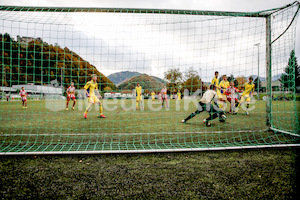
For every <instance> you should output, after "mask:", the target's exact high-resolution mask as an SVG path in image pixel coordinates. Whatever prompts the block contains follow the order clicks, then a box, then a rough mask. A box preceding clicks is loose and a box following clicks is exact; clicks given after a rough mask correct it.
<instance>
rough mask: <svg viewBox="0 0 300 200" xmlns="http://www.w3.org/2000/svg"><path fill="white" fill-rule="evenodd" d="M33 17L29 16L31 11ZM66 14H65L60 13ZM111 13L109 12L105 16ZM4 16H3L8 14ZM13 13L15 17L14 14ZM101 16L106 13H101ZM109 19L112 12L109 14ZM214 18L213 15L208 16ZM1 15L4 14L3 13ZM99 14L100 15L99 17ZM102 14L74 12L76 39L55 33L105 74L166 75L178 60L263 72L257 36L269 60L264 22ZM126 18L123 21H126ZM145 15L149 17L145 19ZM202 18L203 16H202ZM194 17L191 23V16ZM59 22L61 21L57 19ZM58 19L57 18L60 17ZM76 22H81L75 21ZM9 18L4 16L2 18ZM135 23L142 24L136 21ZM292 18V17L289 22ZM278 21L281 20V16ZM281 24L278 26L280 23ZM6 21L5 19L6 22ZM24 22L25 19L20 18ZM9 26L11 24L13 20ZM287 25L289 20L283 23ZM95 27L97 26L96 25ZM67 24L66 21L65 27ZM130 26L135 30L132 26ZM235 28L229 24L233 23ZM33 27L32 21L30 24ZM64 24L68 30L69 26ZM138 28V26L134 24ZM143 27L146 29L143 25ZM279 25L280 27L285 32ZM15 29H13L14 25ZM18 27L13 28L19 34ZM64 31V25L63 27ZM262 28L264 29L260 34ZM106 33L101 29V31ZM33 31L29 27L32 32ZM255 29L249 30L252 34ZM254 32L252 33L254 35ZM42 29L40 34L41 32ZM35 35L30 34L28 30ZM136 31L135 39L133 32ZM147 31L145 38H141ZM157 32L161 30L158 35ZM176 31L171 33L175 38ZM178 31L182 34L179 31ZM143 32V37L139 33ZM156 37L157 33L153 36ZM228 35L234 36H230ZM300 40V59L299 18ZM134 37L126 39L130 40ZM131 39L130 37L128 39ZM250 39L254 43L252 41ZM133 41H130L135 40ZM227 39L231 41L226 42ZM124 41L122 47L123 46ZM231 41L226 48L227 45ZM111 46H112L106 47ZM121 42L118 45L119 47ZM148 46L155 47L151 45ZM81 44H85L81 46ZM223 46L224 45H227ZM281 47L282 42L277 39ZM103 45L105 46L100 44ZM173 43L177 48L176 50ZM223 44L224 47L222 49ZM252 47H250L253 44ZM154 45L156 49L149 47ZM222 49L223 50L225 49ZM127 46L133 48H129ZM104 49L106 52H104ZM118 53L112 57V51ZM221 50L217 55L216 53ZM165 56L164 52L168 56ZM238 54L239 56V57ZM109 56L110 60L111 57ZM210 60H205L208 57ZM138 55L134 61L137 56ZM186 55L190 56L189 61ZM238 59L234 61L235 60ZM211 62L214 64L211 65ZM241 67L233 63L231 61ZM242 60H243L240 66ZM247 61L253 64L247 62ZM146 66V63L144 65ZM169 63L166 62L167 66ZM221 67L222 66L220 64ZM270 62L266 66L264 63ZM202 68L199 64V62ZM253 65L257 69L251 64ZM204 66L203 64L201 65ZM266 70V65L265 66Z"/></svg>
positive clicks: (183, 5)
mask: <svg viewBox="0 0 300 200" xmlns="http://www.w3.org/2000/svg"><path fill="white" fill-rule="evenodd" d="M292 2H294V1H293V0H252V1H249V0H209V1H208V0H189V1H187V0H151V1H149V0H147V1H143V0H107V1H104V0H84V1H82V0H70V1H67V0H63V1H62V0H48V1H47V0H39V1H37V0H18V1H17V0H1V2H0V5H15V6H43V7H116V8H165V9H191V10H214V11H244V12H253V11H260V10H266V9H271V8H277V7H281V6H283V5H286V4H289V3H292ZM27 17H28V19H30V17H29V16H27ZM60 17H61V16H60ZM103 17H104V18H105V17H107V16H105V15H103V16H102V18H101V19H103ZM2 19H3V16H2ZM10 19H12V18H10ZM99 19H100V18H99ZM107 19H108V18H107ZM207 19H208V18H207ZM0 20H1V16H0ZM93 20H94V21H93ZM95 20H97V18H95V15H93V14H91V15H84V16H83V15H80V14H79V15H72V16H71V17H70V18H66V21H65V23H71V24H72V27H71V28H72V30H73V32H72V33H68V34H71V35H70V37H71V38H72V43H69V42H68V40H67V39H65V40H63V41H62V40H61V36H60V35H59V34H57V35H56V37H55V39H57V42H58V43H60V45H61V46H68V47H71V49H72V50H74V51H76V52H77V53H79V55H80V56H82V57H83V58H85V59H87V60H88V61H90V62H91V64H94V65H95V66H96V67H97V68H98V69H99V71H101V72H103V73H104V74H105V75H109V74H110V73H113V72H116V71H122V70H131V71H139V72H145V73H149V74H151V75H156V76H160V77H162V72H163V71H165V70H167V69H168V68H170V67H172V66H174V65H175V66H178V67H181V69H182V71H184V70H185V69H186V68H187V67H188V66H198V68H201V70H200V71H201V72H199V73H202V76H203V77H204V78H207V79H208V78H210V77H211V73H212V71H213V70H219V71H221V74H222V73H226V74H229V73H234V74H235V75H242V74H244V75H250V74H257V73H256V67H255V66H254V65H255V63H256V58H257V53H256V49H255V48H252V46H253V44H254V43H255V42H256V41H259V42H261V53H260V57H261V58H260V64H261V66H263V65H264V56H265V54H264V52H263V48H265V47H264V44H263V43H264V38H261V35H262V34H264V33H263V31H264V27H263V22H261V21H259V20H256V21H251V20H250V21H247V23H248V24H250V25H251V24H253V23H254V24H256V25H255V26H254V27H255V29H254V33H250V29H246V30H245V28H244V26H245V24H247V23H245V22H243V24H241V23H240V21H238V20H237V21H234V20H232V19H230V20H228V21H227V22H226V21H223V22H222V23H223V24H224V23H229V24H230V25H231V26H233V24H234V23H236V24H237V25H240V27H237V28H234V30H232V31H231V32H230V33H229V32H228V34H227V33H226V30H227V29H226V28H225V29H224V28H223V29H220V28H219V27H218V26H219V24H218V21H217V20H214V21H212V22H209V21H208V22H209V23H207V24H206V22H195V21H196V19H195V17H186V18H180V19H176V17H175V18H174V17H173V18H172V17H171V18H168V17H163V18H159V17H158V18H155V17H154V18H151V20H152V21H151V20H150V21H151V22H149V18H143V17H142V16H140V17H138V19H137V20H135V19H132V17H131V16H129V17H128V18H126V17H125V18H124V17H122V18H120V17H119V18H118V16H116V17H111V16H110V17H109V19H108V20H107V24H105V22H103V23H102V24H101V27H100V26H95V24H97V21H95ZM122 20H123V21H122ZM143 20H144V21H143ZM157 20H160V21H159V22H160V23H164V22H166V23H170V24H171V26H169V25H170V24H168V25H166V27H163V28H162V27H159V30H155V26H154V25H153V24H154V22H155V21H157ZM197 20H198V19H197ZM178 21H180V22H181V25H182V24H184V23H186V22H188V23H187V24H188V28H186V27H184V26H180V28H181V31H180V32H178V31H174V30H177V28H178V27H177V25H176V23H177V22H178ZM191 21H192V22H194V23H190V22H191ZM56 22H57V21H56ZM56 22H55V21H54V23H56ZM75 22H76V23H75ZM2 23H3V22H2ZM112 23H114V24H116V25H117V26H118V27H119V28H117V29H116V28H115V27H114V26H111V24H112ZM126 23H132V24H136V25H135V26H132V24H126ZM139 23H145V24H147V23H148V26H146V27H145V28H141V26H140V24H139ZM286 23H287V22H286ZM278 24H280V23H279V22H278ZM278 24H277V26H279V25H278ZM0 25H1V24H0ZM20 25H22V24H20ZM149 25H151V32H150V33H149V31H147V30H148V29H147V27H148V28H149ZM7 26H8V27H9V26H10V25H7ZM103 26H105V27H106V28H107V29H106V30H107V31H106V33H103V31H101V29H100V28H103ZM205 26H211V27H213V28H212V29H211V30H210V31H213V32H212V33H208V34H206V33H205V32H204V33H203V32H201V33H202V34H201V35H199V37H200V38H199V37H196V36H195V35H193V39H192V40H190V41H189V38H183V39H182V36H183V34H185V35H190V34H191V33H190V32H191V30H192V31H194V32H195V33H198V32H200V31H202V30H203V29H204V27H205ZM283 26H284V25H283ZM91 27H93V28H91ZM168 27H170V28H171V29H172V30H173V32H169V31H168V30H164V31H162V29H168ZM64 28H65V29H66V27H64ZM128 28H130V30H131V31H129V32H128ZM228 28H229V27H228ZM27 29H28V27H27ZM47 29H49V30H50V29H53V27H52V28H51V27H47V26H43V37H45V38H47V37H49V40H47V41H48V42H49V43H52V42H54V41H55V40H53V39H54V38H53V36H51V31H53V30H51V31H49V34H50V36H49V35H47V34H46V33H45V32H46V30H47ZM65 29H64V30H65ZM82 29H89V31H85V32H84V31H82ZM134 29H136V30H134ZM141 30H142V31H141ZM220 30H221V31H223V33H222V35H221V39H220V41H221V42H219V43H218V44H215V45H214V47H213V48H211V49H210V46H211V45H212V43H209V44H208V46H205V43H204V41H205V40H206V39H210V38H209V36H210V35H211V34H214V38H213V40H217V39H216V38H218V37H219V35H217V33H218V31H220ZM1 31H8V29H5V28H4V29H3V30H1ZM280 31H282V30H279V32H278V33H280ZM8 32H9V31H8ZM13 32H14V31H13V30H12V32H11V34H13ZM62 32H63V30H62ZM120 32H121V33H122V34H118V33H120ZM257 32H258V34H257ZM100 33H101V34H100ZM19 34H20V35H22V34H24V33H23V32H19ZM28 34H29V33H28ZM247 34H249V36H247ZM250 34H251V35H250ZM37 35H39V34H37ZM52 35H53V34H52ZM238 35H243V36H244V35H245V39H246V40H245V41H246V42H245V41H238V40H239V37H238ZM28 36H29V35H28ZM129 36H130V39H128V37H129ZM141 36H143V38H144V39H141ZM155 36H157V38H160V39H157V38H156V37H155ZM170 36H171V39H170ZM177 36H178V37H177ZM290 37H291V34H290V35H289V33H287V36H286V38H284V39H287V40H288V39H290ZM74 38H80V39H81V40H82V39H86V41H87V43H86V44H80V43H78V44H77V43H76V41H74ZM116 38H117V39H116ZM136 38H138V39H136ZM153 38H155V39H153ZM224 38H228V40H225V39H224ZM296 38H298V39H297V40H296V55H297V57H298V60H299V59H300V39H299V38H300V22H299V20H298V23H297V36H296ZM126 39H127V40H128V41H127V42H128V43H126V41H125V40H126ZM124 41H125V42H124ZM239 42H241V43H243V45H239ZM247 42H248V43H249V44H247ZM89 43H93V44H90V45H91V46H92V48H86V47H87V46H89ZM129 43H130V44H129ZM191 43H192V44H194V43H199V44H201V47H200V48H198V47H194V46H191ZM225 43H226V44H225ZM120 44H121V47H122V50H120ZM225 45H228V47H226V49H225V50H224V48H223V47H224V46H225ZM105 46H106V47H107V48H105ZM114 46H115V47H118V48H113V47H114ZM145 46H148V47H149V48H150V50H149V48H148V49H146V48H145ZM79 47H80V48H79ZM222 48H223V49H222ZM274 48H276V44H275V45H274ZM99 49H100V50H99ZM170 49H172V51H170ZM182 49H192V51H189V50H186V51H182ZM208 49H210V50H211V51H213V53H211V52H210V51H208ZM220 49H222V50H220ZM249 49H250V50H249ZM149 51H150V53H149ZM224 51H225V53H223V54H222V52H224ZM124 52H127V53H128V54H127V53H124ZM99 54H101V56H102V58H101V59H100V58H99ZM274 54H276V56H277V55H283V54H287V52H284V51H279V50H278V51H275V52H274ZM103 55H106V56H107V58H104V56H103ZM112 55H113V56H114V58H111V56H112ZM216 55H217V56H216ZM162 57H163V58H162ZM236 58H238V59H236ZM105 59H106V60H105ZM111 59H114V63H113V64H112V63H110V60H111ZM205 59H206V61H203V60H205ZM132 60H134V62H133V61H132ZM184 60H186V61H184ZM230 60H234V61H232V62H231V61H230ZM283 62H286V61H285V60H284V59H279V60H276V59H275V60H274V63H275V65H274V66H275V68H276V64H278V65H283V64H282V63H283ZM210 64H211V66H210ZM233 65H234V66H235V67H228V66H233ZM237 65H239V66H237ZM241 65H243V66H247V67H241ZM141 66H142V68H140V67H141ZM162 66H166V67H162ZM199 66H200V67H199ZM218 67H219V68H220V69H218ZM263 67H264V66H263ZM196 68H197V67H196ZM250 68H251V69H250ZM281 69H282V67H277V68H276V69H275V71H273V75H275V74H277V73H281ZM197 70H199V69H197ZM262 71H263V70H262ZM260 75H261V76H264V75H265V73H264V72H260Z"/></svg>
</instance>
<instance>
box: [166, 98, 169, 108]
mask: <svg viewBox="0 0 300 200" xmlns="http://www.w3.org/2000/svg"><path fill="white" fill-rule="evenodd" d="M166 105H167V108H169V103H168V97H166Z"/></svg>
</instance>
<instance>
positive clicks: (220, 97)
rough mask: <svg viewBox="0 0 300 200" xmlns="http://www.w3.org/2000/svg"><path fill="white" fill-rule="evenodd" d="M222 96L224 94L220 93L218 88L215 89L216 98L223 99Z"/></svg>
mask: <svg viewBox="0 0 300 200" xmlns="http://www.w3.org/2000/svg"><path fill="white" fill-rule="evenodd" d="M223 96H224V95H222V94H221V92H220V90H217V97H218V99H223Z"/></svg>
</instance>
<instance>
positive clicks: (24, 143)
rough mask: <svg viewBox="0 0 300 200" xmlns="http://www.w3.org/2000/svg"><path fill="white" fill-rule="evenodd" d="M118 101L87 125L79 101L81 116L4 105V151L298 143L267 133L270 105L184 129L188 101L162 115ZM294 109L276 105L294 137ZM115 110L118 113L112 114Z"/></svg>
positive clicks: (56, 107) (50, 105)
mask: <svg viewBox="0 0 300 200" xmlns="http://www.w3.org/2000/svg"><path fill="white" fill-rule="evenodd" d="M113 101H114V100H103V104H104V105H105V106H106V107H104V114H105V115H106V116H107V118H106V119H99V118H97V116H99V112H98V108H97V106H93V107H92V110H91V111H90V112H89V113H88V119H84V118H83V112H84V110H85V107H86V105H87V104H86V102H85V101H84V100H77V104H76V106H75V110H72V109H71V105H72V101H71V102H70V105H69V110H68V111H66V110H65V109H64V108H65V101H63V100H43V101H42V100H41V101H28V108H27V109H23V108H22V106H21V102H20V101H9V102H6V101H1V102H0V107H1V109H0V112H1V125H0V151H2V152H23V151H24V152H26V151H27V152H28V151H31V152H36V151H87V150H149V149H175V148H213V147H232V146H248V145H250V146H251V145H268V144H286V143H295V142H297V141H296V138H294V137H290V136H289V135H287V134H282V133H274V132H270V131H266V108H265V104H266V103H265V101H257V102H256V103H255V104H254V105H252V106H255V109H253V111H250V115H246V114H245V112H244V111H243V110H242V109H240V112H239V114H238V115H230V114H227V120H226V122H225V123H220V122H219V121H218V119H215V120H214V121H212V127H206V126H205V125H204V124H203V123H202V120H203V119H205V118H207V117H208V113H207V112H203V113H201V114H200V115H197V116H196V117H194V118H193V119H192V120H190V121H189V122H188V123H187V124H182V123H181V120H182V119H184V118H185V117H186V116H188V115H189V114H190V113H191V112H193V111H195V109H196V106H195V105H194V104H193V103H192V102H191V103H190V104H188V106H187V109H185V108H184V106H185V105H184V101H181V102H180V103H179V105H176V104H177V103H176V100H171V101H170V108H169V109H167V108H163V109H161V108H160V107H161V104H160V103H159V102H158V101H156V103H155V104H152V102H151V100H145V101H144V110H143V111H141V110H136V111H125V110H123V109H122V107H121V101H120V100H115V102H116V104H113ZM148 101H149V102H148ZM194 102H197V100H194ZM294 103H295V102H284V101H274V102H273V113H272V114H273V118H274V120H273V124H274V125H275V126H279V127H280V128H282V129H283V130H288V131H292V132H293V131H294V129H296V128H297V127H295V125H296V122H295V120H296V118H295V113H296V114H297V112H296V111H295V110H294ZM123 104H124V105H125V106H126V107H127V108H129V107H130V106H131V105H133V107H135V101H131V100H126V101H125V103H123ZM114 106H116V109H115V110H114V111H109V110H110V109H111V108H113V107H114ZM149 106H150V107H153V108H155V109H158V111H153V110H152V109H150V107H149ZM176 106H178V107H180V109H177V108H176ZM108 108H110V109H108ZM228 109H229V108H227V110H228Z"/></svg>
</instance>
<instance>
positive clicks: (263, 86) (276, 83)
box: [255, 80, 281, 92]
mask: <svg viewBox="0 0 300 200" xmlns="http://www.w3.org/2000/svg"><path fill="white" fill-rule="evenodd" d="M271 86H272V91H280V88H281V82H280V81H279V80H277V81H272V83H271ZM266 88H267V81H262V82H261V90H262V91H263V92H266ZM255 90H256V88H255Z"/></svg>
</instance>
